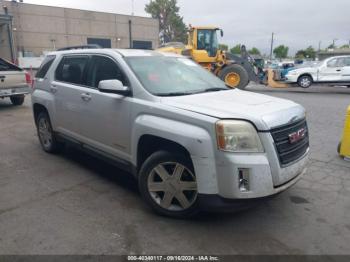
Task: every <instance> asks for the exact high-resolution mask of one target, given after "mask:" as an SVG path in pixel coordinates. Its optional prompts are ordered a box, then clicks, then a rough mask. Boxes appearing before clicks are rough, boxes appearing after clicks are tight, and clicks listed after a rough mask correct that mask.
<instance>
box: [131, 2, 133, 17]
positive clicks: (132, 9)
mask: <svg viewBox="0 0 350 262" xmlns="http://www.w3.org/2000/svg"><path fill="white" fill-rule="evenodd" d="M131 15H132V16H133V15H134V0H131Z"/></svg>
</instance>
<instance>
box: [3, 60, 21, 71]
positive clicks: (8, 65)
mask: <svg viewBox="0 0 350 262" xmlns="http://www.w3.org/2000/svg"><path fill="white" fill-rule="evenodd" d="M0 71H23V70H22V68H20V67H18V66H16V65H14V64H12V63H10V62H8V61H6V60H5V59H2V58H0Z"/></svg>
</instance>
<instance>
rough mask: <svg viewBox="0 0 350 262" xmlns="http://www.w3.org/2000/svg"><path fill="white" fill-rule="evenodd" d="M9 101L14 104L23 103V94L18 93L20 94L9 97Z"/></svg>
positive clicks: (19, 104)
mask: <svg viewBox="0 0 350 262" xmlns="http://www.w3.org/2000/svg"><path fill="white" fill-rule="evenodd" d="M10 100H11V103H12V104H13V105H14V106H21V105H23V103H24V95H20V96H11V97H10Z"/></svg>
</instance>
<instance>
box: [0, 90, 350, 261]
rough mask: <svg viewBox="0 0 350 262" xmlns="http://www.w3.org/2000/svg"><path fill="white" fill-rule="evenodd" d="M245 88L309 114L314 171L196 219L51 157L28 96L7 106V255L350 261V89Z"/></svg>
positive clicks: (2, 136)
mask: <svg viewBox="0 0 350 262" xmlns="http://www.w3.org/2000/svg"><path fill="white" fill-rule="evenodd" d="M247 90H248V91H253V92H260V93H263V94H267V95H272V96H276V97H281V98H287V99H291V100H294V101H296V102H298V103H300V104H302V105H303V106H304V107H305V108H306V109H307V118H308V124H309V129H310V134H311V137H310V139H311V160H310V164H309V166H308V172H307V174H306V175H305V177H304V178H303V179H302V180H301V181H300V182H298V183H297V184H296V185H295V186H294V187H293V188H291V189H290V190H288V191H286V192H284V193H282V194H280V195H279V196H278V197H276V198H274V199H272V200H270V201H268V202H264V203H263V204H261V205H260V206H258V207H256V208H253V209H250V210H248V211H244V212H240V213H231V214H222V213H216V214H215V213H214V214H207V213H203V214H202V215H201V216H200V217H198V218H196V219H191V220H174V219H169V218H164V217H160V216H157V215H155V214H154V213H153V212H152V211H151V210H149V209H148V207H147V206H146V205H145V204H144V203H143V202H142V200H141V199H140V196H139V194H138V191H137V186H136V183H135V180H134V179H133V177H132V176H131V175H130V174H127V173H125V172H123V171H120V170H119V169H117V168H115V167H113V166H111V165H109V164H107V163H105V162H103V161H100V160H97V159H95V158H92V157H90V156H88V155H86V154H84V153H82V152H79V151H76V150H73V149H68V150H66V151H65V152H64V154H60V155H49V154H46V153H44V152H43V151H42V150H41V148H40V145H39V143H38V139H37V135H36V131H35V127H34V123H33V118H32V112H31V108H30V98H29V97H27V100H26V103H25V105H24V106H21V107H13V106H12V105H11V104H10V103H9V102H8V101H5V100H0V254H192V255H201V254H216V255H219V254H316V255H320V254H329V255H330V254H350V244H349V243H350V162H346V161H344V160H342V159H341V158H340V157H339V156H338V155H337V152H336V149H337V144H338V142H339V140H340V137H341V134H342V128H343V124H344V118H345V111H346V108H347V106H348V105H350V89H349V88H344V87H323V86H322V87H318V86H315V87H312V88H310V89H307V90H302V89H300V88H290V89H287V90H282V89H276V90H275V89H269V88H266V87H261V86H250V87H249V88H248V89H247Z"/></svg>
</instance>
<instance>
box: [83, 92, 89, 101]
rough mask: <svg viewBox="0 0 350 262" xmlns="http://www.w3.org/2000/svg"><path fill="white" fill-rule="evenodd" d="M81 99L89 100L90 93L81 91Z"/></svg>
mask: <svg viewBox="0 0 350 262" xmlns="http://www.w3.org/2000/svg"><path fill="white" fill-rule="evenodd" d="M81 99H83V100H84V101H90V100H91V95H90V94H89V93H83V94H81Z"/></svg>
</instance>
